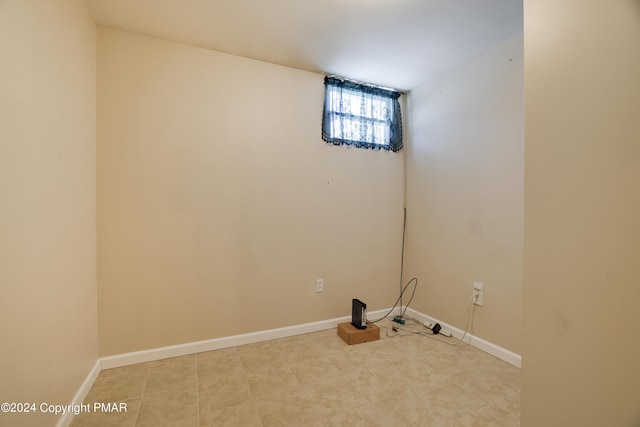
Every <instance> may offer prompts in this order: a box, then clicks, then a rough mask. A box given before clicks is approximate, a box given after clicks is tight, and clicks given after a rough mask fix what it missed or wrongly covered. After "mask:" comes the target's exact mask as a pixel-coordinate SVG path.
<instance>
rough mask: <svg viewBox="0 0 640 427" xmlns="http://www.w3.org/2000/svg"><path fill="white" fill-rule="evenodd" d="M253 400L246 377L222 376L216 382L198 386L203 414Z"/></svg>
mask: <svg viewBox="0 0 640 427" xmlns="http://www.w3.org/2000/svg"><path fill="white" fill-rule="evenodd" d="M253 400H254V397H253V393H251V388H250V387H249V383H248V382H247V379H246V377H245V376H244V375H243V376H240V377H229V376H221V377H219V378H217V379H216V380H215V381H213V380H212V381H210V382H207V383H199V384H198V402H199V407H200V411H201V412H211V411H214V410H217V409H224V408H227V407H230V406H236V405H239V404H241V403H245V402H247V401H253Z"/></svg>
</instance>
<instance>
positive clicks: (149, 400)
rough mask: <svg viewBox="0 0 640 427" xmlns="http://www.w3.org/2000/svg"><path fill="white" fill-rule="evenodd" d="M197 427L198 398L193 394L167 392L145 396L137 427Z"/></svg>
mask: <svg viewBox="0 0 640 427" xmlns="http://www.w3.org/2000/svg"><path fill="white" fill-rule="evenodd" d="M169 425H170V426H180V427H191V426H194V427H197V425H198V405H197V396H196V393H195V391H193V392H184V391H180V392H166V393H158V394H153V395H150V396H144V397H143V398H142V402H140V412H139V414H138V419H137V421H136V427H146V426H158V427H160V426H169Z"/></svg>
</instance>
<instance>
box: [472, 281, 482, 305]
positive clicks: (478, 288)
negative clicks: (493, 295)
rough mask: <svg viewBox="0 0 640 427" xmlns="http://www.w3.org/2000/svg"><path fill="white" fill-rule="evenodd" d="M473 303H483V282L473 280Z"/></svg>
mask: <svg viewBox="0 0 640 427" xmlns="http://www.w3.org/2000/svg"><path fill="white" fill-rule="evenodd" d="M473 303H474V304H475V305H482V304H483V303H484V283H482V282H473Z"/></svg>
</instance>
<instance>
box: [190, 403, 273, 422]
mask: <svg viewBox="0 0 640 427" xmlns="http://www.w3.org/2000/svg"><path fill="white" fill-rule="evenodd" d="M236 426H242V427H262V418H261V417H260V412H259V411H258V408H257V406H256V405H255V402H253V401H252V402H247V403H241V404H239V405H236V406H229V407H227V408H223V409H216V410H211V411H204V412H203V411H201V412H200V427H236Z"/></svg>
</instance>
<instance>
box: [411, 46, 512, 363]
mask: <svg viewBox="0 0 640 427" xmlns="http://www.w3.org/2000/svg"><path fill="white" fill-rule="evenodd" d="M522 43H523V37H522V34H520V35H516V36H514V37H512V38H510V39H508V40H506V41H504V42H502V43H501V44H499V45H497V46H495V47H494V48H492V49H490V50H488V51H486V52H484V53H482V54H480V55H478V56H476V57H474V58H472V59H470V60H469V61H467V62H465V63H463V64H461V65H460V66H458V67H456V68H455V69H453V70H450V71H449V72H447V73H446V74H445V75H444V76H442V77H441V78H440V79H438V80H437V81H434V82H427V83H425V84H424V85H423V86H420V87H418V88H416V89H414V90H412V91H411V94H410V97H409V107H408V108H409V110H408V111H409V120H408V122H409V136H410V143H409V149H408V152H407V246H406V252H407V255H406V264H405V265H406V270H405V277H406V278H407V279H408V278H410V277H413V276H415V277H417V278H418V279H419V282H420V286H419V289H418V291H417V293H416V298H415V300H414V302H412V304H411V305H412V306H413V308H415V309H417V310H418V311H421V312H423V313H425V314H428V315H431V316H433V317H436V318H437V319H440V320H442V321H444V322H447V323H449V324H452V325H454V326H456V327H458V328H460V329H464V328H465V324H466V319H467V307H468V301H469V298H470V296H471V293H472V286H473V282H474V281H480V282H483V283H484V287H485V291H484V305H483V306H482V307H477V309H476V310H475V322H474V330H473V333H474V334H475V335H477V336H479V337H481V338H483V339H486V340H488V341H490V342H492V343H494V344H497V345H499V346H502V347H504V348H507V349H509V350H511V351H513V352H516V353H519V352H520V351H521V342H522V326H521V321H522V320H521V318H522V245H523V197H524V189H523V188H524V186H523V177H524V159H523V152H524V147H523V145H524V129H523V124H524V114H523V89H522V85H523V83H522V61H523V48H522Z"/></svg>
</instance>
